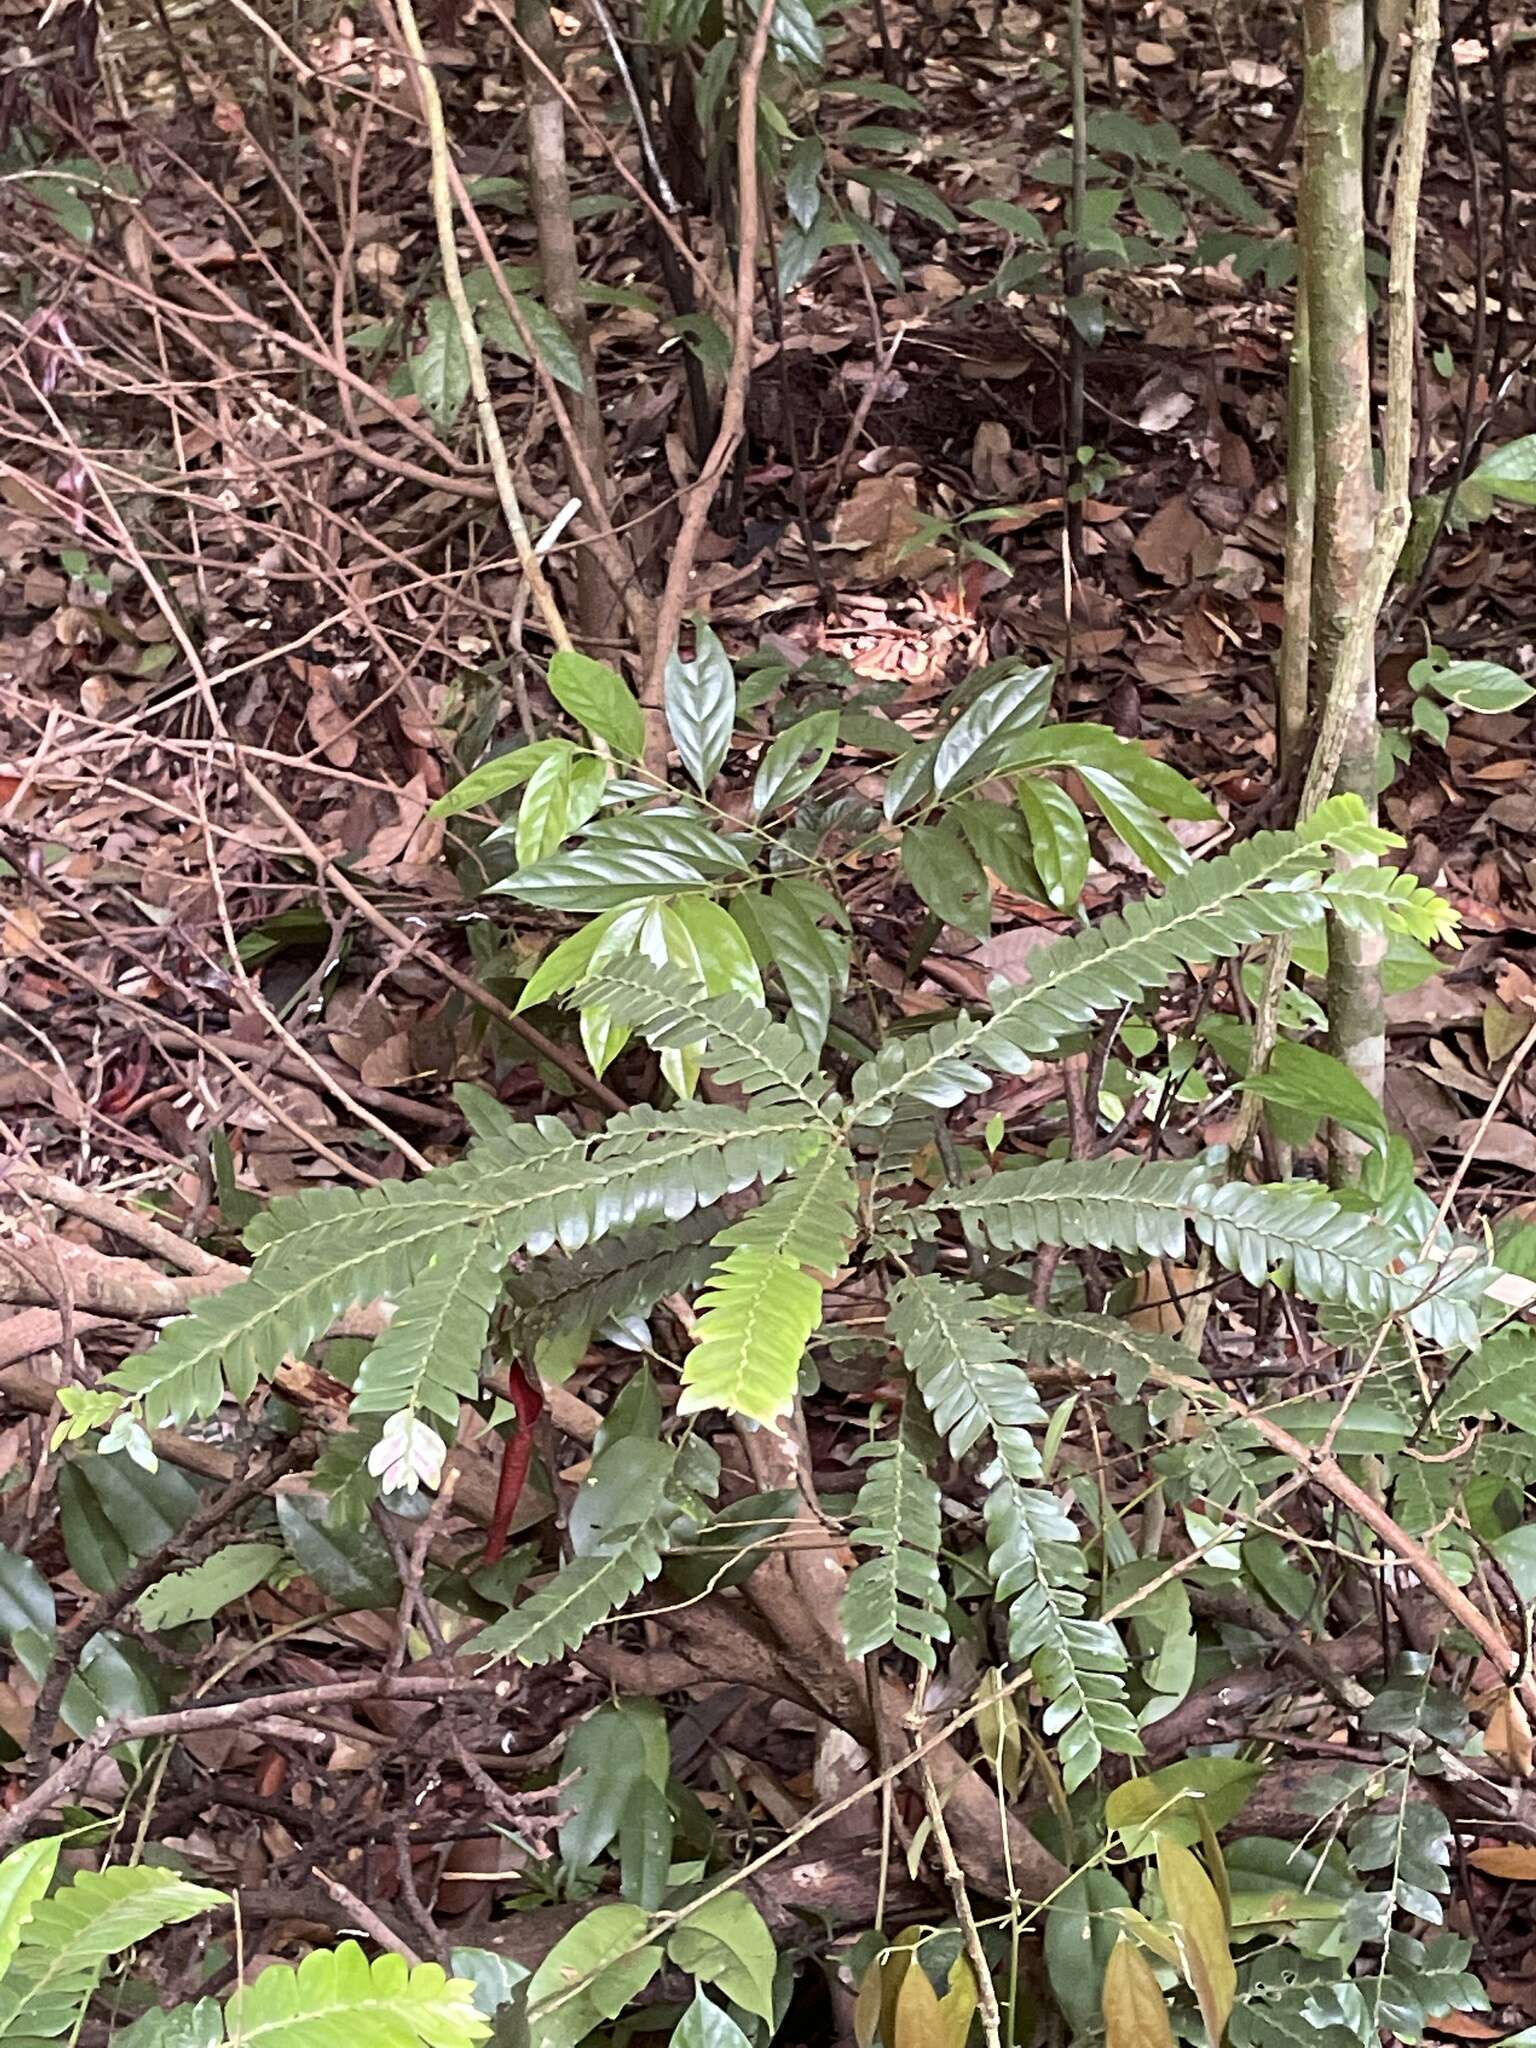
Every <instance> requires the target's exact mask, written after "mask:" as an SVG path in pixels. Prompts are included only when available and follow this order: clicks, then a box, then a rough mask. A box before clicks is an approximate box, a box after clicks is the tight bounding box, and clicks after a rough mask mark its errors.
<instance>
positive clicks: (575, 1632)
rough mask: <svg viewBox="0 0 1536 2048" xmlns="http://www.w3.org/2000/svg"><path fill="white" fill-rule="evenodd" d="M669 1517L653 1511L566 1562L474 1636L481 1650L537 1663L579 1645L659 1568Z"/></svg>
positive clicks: (547, 1661)
mask: <svg viewBox="0 0 1536 2048" xmlns="http://www.w3.org/2000/svg"><path fill="white" fill-rule="evenodd" d="M667 1523H668V1517H667V1515H666V1514H664V1513H658V1514H653V1515H651V1516H650V1517H649V1519H648V1520H646V1521H644V1522H641V1523H640V1524H639V1525H638V1526H637V1527H635V1528H632V1529H629V1530H627V1531H626V1532H625V1534H624V1537H623V1539H622V1541H621V1542H619V1543H617V1544H616V1545H615V1546H614V1547H613V1548H612V1549H610V1550H606V1551H603V1552H602V1553H601V1554H599V1555H597V1556H593V1557H577V1558H573V1559H572V1560H571V1562H570V1563H569V1564H566V1565H562V1566H561V1568H560V1570H559V1571H558V1572H556V1574H555V1576H554V1577H553V1578H552V1579H551V1580H550V1582H549V1584H548V1585H547V1586H541V1587H540V1588H539V1590H538V1592H537V1593H533V1594H531V1595H530V1596H529V1598H528V1599H526V1600H525V1601H523V1603H522V1605H521V1606H519V1607H514V1608H513V1609H512V1612H511V1613H510V1614H507V1615H504V1616H503V1617H502V1619H501V1620H500V1621H495V1622H492V1623H491V1625H490V1627H489V1628H487V1629H486V1630H484V1631H483V1632H482V1633H481V1634H480V1635H478V1636H477V1637H476V1638H475V1645H474V1647H475V1651H476V1653H477V1654H481V1653H483V1654H484V1655H485V1656H487V1657H490V1658H501V1657H515V1658H516V1659H517V1661H518V1663H519V1664H527V1665H534V1664H550V1663H553V1661H554V1660H555V1658H556V1657H562V1656H564V1654H565V1652H566V1651H567V1650H574V1649H575V1647H576V1645H577V1644H578V1643H579V1642H581V1641H582V1639H583V1638H584V1637H586V1636H589V1635H590V1634H591V1633H592V1631H593V1629H595V1628H600V1627H601V1626H602V1624H603V1623H604V1622H605V1621H608V1620H611V1618H612V1617H613V1616H614V1615H615V1614H617V1613H618V1612H619V1610H620V1608H621V1607H623V1606H625V1605H626V1603H627V1602H629V1601H630V1600H633V1598H634V1597H635V1595H636V1594H637V1593H638V1592H639V1591H640V1589H641V1587H642V1586H648V1585H649V1584H650V1582H651V1580H652V1579H654V1578H655V1577H656V1576H657V1574H658V1573H659V1572H660V1570H661V1564H662V1551H663V1549H664V1547H665V1545H666V1541H667Z"/></svg>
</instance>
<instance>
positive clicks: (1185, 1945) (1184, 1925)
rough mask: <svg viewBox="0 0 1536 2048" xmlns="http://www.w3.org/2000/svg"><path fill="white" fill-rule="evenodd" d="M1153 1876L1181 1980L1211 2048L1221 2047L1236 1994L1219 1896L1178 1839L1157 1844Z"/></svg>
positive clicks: (1230, 1955)
mask: <svg viewBox="0 0 1536 2048" xmlns="http://www.w3.org/2000/svg"><path fill="white" fill-rule="evenodd" d="M1157 1878H1158V1883H1159V1885H1160V1887H1161V1889H1162V1894H1163V1910H1164V1912H1165V1914H1166V1916H1167V1919H1168V1924H1169V1926H1170V1927H1171V1928H1172V1930H1173V1938H1174V1941H1175V1942H1176V1943H1177V1945H1178V1950H1179V1967H1180V1969H1181V1970H1182V1972H1183V1975H1184V1981H1185V1983H1186V1984H1188V1986H1189V1988H1190V1990H1191V1991H1193V1992H1194V1994H1195V1999H1196V2002H1197V2003H1198V2005H1199V2007H1200V2012H1201V2016H1202V2018H1203V2019H1204V2021H1205V2026H1206V2032H1207V2033H1208V2034H1209V2035H1210V2037H1211V2048H1221V2039H1222V2036H1223V2034H1224V2033H1225V2032H1226V2030H1227V2021H1228V2020H1229V2019H1230V2018H1231V2016H1232V2007H1233V2004H1234V2002H1235V2001H1236V1998H1237V1970H1236V1967H1235V1966H1234V1964H1233V1961H1232V1951H1231V1948H1230V1947H1229V1946H1228V1943H1227V1916H1226V1914H1225V1913H1224V1912H1223V1911H1222V1909H1221V1900H1220V1898H1219V1897H1218V1896H1217V1892H1216V1887H1215V1885H1213V1884H1212V1882H1211V1880H1210V1878H1209V1877H1208V1876H1207V1875H1206V1872H1205V1868H1204V1865H1203V1864H1202V1863H1201V1862H1200V1860H1199V1858H1198V1857H1197V1856H1194V1855H1192V1854H1191V1853H1190V1851H1189V1850H1188V1849H1185V1848H1181V1847H1180V1845H1179V1844H1178V1843H1177V1842H1170V1841H1167V1840H1163V1841H1160V1842H1159V1843H1158V1845H1157Z"/></svg>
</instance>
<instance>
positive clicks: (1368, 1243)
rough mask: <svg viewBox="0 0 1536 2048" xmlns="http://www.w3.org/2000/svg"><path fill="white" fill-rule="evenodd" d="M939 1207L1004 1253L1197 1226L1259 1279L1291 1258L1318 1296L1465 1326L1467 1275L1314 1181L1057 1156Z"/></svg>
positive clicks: (1301, 1287) (1156, 1246) (1153, 1238)
mask: <svg viewBox="0 0 1536 2048" xmlns="http://www.w3.org/2000/svg"><path fill="white" fill-rule="evenodd" d="M930 1206H931V1207H933V1208H938V1209H947V1210H950V1211H951V1212H952V1213H953V1214H955V1215H956V1216H958V1217H959V1218H960V1219H961V1221H962V1222H963V1223H966V1224H969V1225H971V1226H973V1227H975V1228H978V1229H980V1230H981V1231H983V1232H984V1233H985V1235H986V1238H987V1240H988V1242H989V1243H990V1244H992V1245H993V1246H994V1247H995V1248H996V1249H997V1250H998V1251H1029V1250H1033V1249H1034V1248H1035V1247H1036V1246H1038V1245H1042V1244H1057V1245H1066V1246H1068V1247H1072V1248H1078V1247H1084V1246H1089V1245H1092V1246H1094V1247H1096V1248H1097V1249H1099V1250H1101V1251H1121V1252H1132V1253H1142V1254H1145V1255H1147V1256H1151V1257H1158V1256H1163V1255H1167V1256H1173V1257H1176V1256H1177V1255H1178V1254H1179V1253H1181V1252H1182V1251H1183V1249H1184V1244H1185V1232H1186V1229H1187V1228H1189V1227H1192V1228H1193V1229H1194V1231H1195V1234H1196V1236H1197V1237H1199V1238H1200V1239H1201V1241H1202V1242H1203V1243H1205V1244H1208V1245H1209V1246H1210V1247H1211V1249H1212V1251H1213V1252H1214V1253H1215V1255H1216V1257H1217V1259H1218V1261H1219V1262H1220V1263H1221V1264H1222V1265H1223V1266H1225V1267H1226V1268H1227V1269H1228V1271H1230V1272H1237V1273H1241V1274H1242V1275H1243V1277H1244V1278H1245V1279H1246V1280H1248V1281H1249V1282H1251V1283H1252V1284H1253V1285H1254V1286H1258V1285H1261V1284H1262V1283H1263V1281H1264V1280H1265V1279H1267V1277H1268V1276H1269V1274H1270V1271H1271V1270H1272V1268H1274V1267H1275V1266H1278V1265H1281V1264H1289V1266H1290V1268H1291V1274H1292V1282H1293V1284H1294V1286H1295V1288H1296V1290H1297V1292H1298V1293H1300V1294H1303V1295H1305V1296H1306V1297H1307V1299H1308V1300H1310V1301H1317V1302H1342V1303H1345V1304H1347V1305H1348V1306H1349V1307H1351V1308H1356V1309H1360V1310H1362V1311H1364V1312H1366V1313H1368V1314H1370V1315H1372V1316H1375V1317H1377V1318H1378V1319H1380V1320H1385V1318H1387V1317H1388V1316H1393V1315H1405V1316H1407V1318H1408V1320H1409V1321H1410V1322H1411V1323H1412V1324H1413V1325H1414V1327H1415V1328H1416V1329H1420V1330H1422V1331H1423V1332H1424V1333H1425V1334H1426V1335H1428V1336H1431V1337H1432V1338H1433V1339H1434V1340H1435V1341H1436V1342H1441V1341H1444V1333H1445V1332H1446V1330H1447V1328H1448V1327H1451V1328H1456V1329H1461V1328H1463V1327H1464V1326H1465V1325H1466V1311H1465V1304H1464V1302H1463V1301H1462V1299H1461V1293H1462V1291H1464V1288H1463V1281H1464V1278H1465V1275H1463V1276H1461V1278H1458V1280H1457V1282H1456V1285H1455V1286H1454V1287H1453V1286H1452V1285H1451V1284H1450V1282H1449V1280H1448V1278H1447V1276H1446V1275H1445V1274H1444V1273H1443V1272H1437V1270H1436V1269H1435V1268H1433V1267H1427V1266H1426V1267H1421V1266H1418V1265H1416V1264H1413V1263H1411V1256H1412V1255H1411V1252H1410V1251H1409V1249H1408V1248H1407V1247H1406V1246H1405V1243H1404V1240H1403V1239H1402V1238H1401V1237H1400V1236H1399V1235H1398V1234H1397V1232H1395V1231H1393V1230H1389V1229H1387V1228H1386V1227H1385V1226H1384V1225H1382V1224H1380V1223H1377V1222H1376V1221H1374V1219H1372V1218H1371V1217H1369V1216H1364V1215H1361V1214H1359V1213H1358V1212H1356V1211H1353V1210H1347V1209H1343V1208H1341V1207H1340V1206H1339V1205H1338V1203H1336V1202H1334V1201H1331V1200H1330V1199H1329V1198H1328V1197H1327V1196H1326V1195H1325V1194H1324V1193H1323V1192H1322V1191H1321V1190H1320V1189H1319V1188H1318V1187H1317V1186H1316V1185H1315V1184H1314V1183H1313V1182H1311V1181H1298V1182H1295V1183H1293V1184H1287V1185H1284V1186H1279V1187H1254V1186H1252V1185H1250V1184H1249V1183H1247V1182H1244V1181H1219V1180H1213V1179H1211V1178H1210V1177H1209V1169H1208V1168H1206V1167H1204V1166H1201V1165H1199V1164H1196V1165H1193V1166H1182V1165H1179V1166H1169V1165H1161V1164H1159V1165H1147V1164H1145V1163H1143V1162H1140V1161H1136V1160H1129V1159H1099V1160H1090V1161H1076V1160H1051V1161H1048V1162H1046V1163H1044V1164H1040V1165H1035V1166H1029V1167H1018V1168H1009V1169H1005V1170H1004V1171H1003V1172H1001V1173H997V1174H993V1175H992V1176H991V1177H990V1178H989V1179H987V1180H983V1181H977V1182H974V1183H973V1184H972V1185H970V1186H969V1187H965V1188H958V1189H957V1188H946V1189H943V1190H941V1191H940V1192H939V1193H938V1194H937V1195H935V1196H934V1197H933V1200H932V1203H931V1204H930ZM1473 1334H1474V1336H1475V1331H1474V1332H1473ZM1463 1341H1464V1340H1463Z"/></svg>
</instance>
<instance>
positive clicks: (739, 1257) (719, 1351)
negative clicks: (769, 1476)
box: [677, 1245, 821, 1429]
mask: <svg viewBox="0 0 1536 2048" xmlns="http://www.w3.org/2000/svg"><path fill="white" fill-rule="evenodd" d="M699 1310H700V1314H699V1324H698V1337H697V1342H696V1343H695V1344H694V1347H693V1349H692V1351H691V1352H690V1353H689V1354H688V1362H687V1364H686V1365H685V1366H684V1367H683V1390H682V1394H681V1397H680V1398H679V1400H678V1404H677V1412H678V1414H679V1415H696V1414H698V1413H699V1411H700V1410H701V1409H704V1408H723V1409H724V1410H725V1412H726V1413H727V1415H744V1416H746V1417H747V1418H748V1419H749V1420H750V1421H752V1422H762V1423H766V1424H767V1425H768V1427H769V1428H770V1429H771V1428H774V1427H775V1426H776V1425H777V1423H778V1421H779V1418H780V1417H781V1416H783V1415H787V1414H788V1413H789V1410H790V1408H791V1406H792V1405H793V1403H794V1398H795V1388H796V1385H797V1383H798V1381H799V1377H800V1360H801V1359H802V1357H803V1356H804V1355H805V1347H806V1345H807V1344H808V1343H809V1341H810V1338H811V1333H812V1331H813V1330H814V1329H815V1328H816V1325H817V1324H818V1323H819V1322H820V1321H821V1288H820V1287H819V1286H818V1284H817V1283H816V1281H815V1280H813V1279H812V1278H811V1276H810V1274H809V1273H806V1272H804V1271H803V1270H802V1269H801V1266H800V1262H799V1260H798V1259H792V1258H787V1257H785V1256H784V1254H783V1253H781V1252H765V1251H758V1250H757V1249H755V1248H754V1247H753V1246H750V1245H737V1246H736V1248H735V1249H734V1250H733V1251H731V1252H730V1253H728V1254H727V1256H726V1257H725V1258H723V1259H722V1260H721V1262H720V1264H719V1265H718V1266H716V1267H715V1269H714V1271H713V1272H712V1273H711V1274H710V1276H709V1282H708V1285H707V1286H706V1288H705V1290H704V1292H703V1293H702V1294H701V1295H700V1296H699Z"/></svg>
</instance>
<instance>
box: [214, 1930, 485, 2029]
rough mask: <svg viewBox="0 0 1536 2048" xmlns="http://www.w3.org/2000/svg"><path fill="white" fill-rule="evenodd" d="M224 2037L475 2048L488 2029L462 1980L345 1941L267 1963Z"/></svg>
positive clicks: (242, 1994) (233, 2010)
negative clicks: (298, 1958)
mask: <svg viewBox="0 0 1536 2048" xmlns="http://www.w3.org/2000/svg"><path fill="white" fill-rule="evenodd" d="M225 2031H226V2033H227V2036H228V2038H229V2039H230V2040H231V2041H238V2042H239V2043H240V2044H241V2048H357V2044H358V2042H360V2041H366V2042H369V2043H370V2044H371V2048H475V2043H476V2042H478V2041H483V2040H484V2039H485V2038H486V2036H487V2035H488V2034H489V2033H490V2031H491V2027H490V2022H489V2021H488V2020H486V2019H484V2018H482V2016H481V2014H480V2012H479V2011H478V2009H477V2008H476V2005H475V1994H474V1986H473V1985H472V1984H470V1983H469V1982H468V1981H467V1980H466V1979H465V1978H462V1977H450V1976H449V1975H448V1974H447V1972H446V1971H445V1970H443V1969H442V1967H441V1966H440V1965H439V1964H437V1963H417V1964H415V1965H414V1966H413V1965H412V1964H410V1963H408V1962H406V1960H405V1959H404V1957H403V1956H393V1955H383V1956H375V1957H374V1958H373V1959H372V1961H370V1960H369V1958H368V1957H367V1956H366V1955H364V1953H363V1951H362V1950H361V1949H360V1948H359V1947H358V1945H357V1943H356V1942H355V1941H344V1942H341V1943H340V1944H339V1945H338V1946H337V1947H336V1948H333V1949H316V1950H315V1951H314V1953H313V1954H311V1955H307V1956H306V1957H305V1958H304V1960H303V1962H301V1963H299V1964H297V1965H293V1964H289V1963H269V1964H268V1966H267V1968H266V1969H264V1970H263V1971H262V1972H261V1974H260V1975H259V1976H258V1977H256V1978H255V1979H254V1980H253V1981H252V1982H251V1983H250V1984H247V1985H246V1986H245V1988H244V1989H243V1990H241V1991H237V1992H236V1993H235V1995H234V1997H233V1998H232V1999H231V2000H230V2001H229V2004H228V2006H227V2007H226V2008H225Z"/></svg>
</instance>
